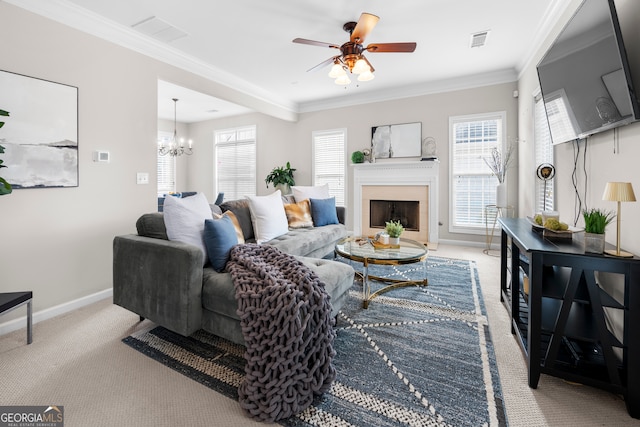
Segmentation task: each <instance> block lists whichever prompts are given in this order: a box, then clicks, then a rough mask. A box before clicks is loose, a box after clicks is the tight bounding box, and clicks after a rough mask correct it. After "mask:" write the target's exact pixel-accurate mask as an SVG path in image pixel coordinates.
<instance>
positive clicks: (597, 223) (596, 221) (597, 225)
mask: <svg viewBox="0 0 640 427" xmlns="http://www.w3.org/2000/svg"><path fill="white" fill-rule="evenodd" d="M582 217H583V218H584V251H585V252H591V253H597V254H601V253H603V252H604V232H605V228H606V227H607V225H609V224H610V223H611V221H613V219H614V218H615V215H614V214H613V212H608V211H605V210H602V209H596V208H592V209H588V210H587V209H584V210H583V211H582Z"/></svg>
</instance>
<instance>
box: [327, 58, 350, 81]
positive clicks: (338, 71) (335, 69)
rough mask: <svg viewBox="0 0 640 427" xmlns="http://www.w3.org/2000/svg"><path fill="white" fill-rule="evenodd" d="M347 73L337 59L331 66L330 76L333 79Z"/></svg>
mask: <svg viewBox="0 0 640 427" xmlns="http://www.w3.org/2000/svg"><path fill="white" fill-rule="evenodd" d="M346 74H347V73H346V72H345V71H344V68H342V64H341V63H340V62H337V61H336V62H334V64H333V66H332V67H331V71H329V74H328V76H329V77H331V78H332V79H335V78H337V77H340V76H344V75H346Z"/></svg>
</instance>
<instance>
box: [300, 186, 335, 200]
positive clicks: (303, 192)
mask: <svg viewBox="0 0 640 427" xmlns="http://www.w3.org/2000/svg"><path fill="white" fill-rule="evenodd" d="M291 190H292V191H293V197H294V198H295V199H296V202H301V201H303V200H305V199H326V198H328V197H330V196H329V184H324V185H315V186H304V185H294V186H293V187H291Z"/></svg>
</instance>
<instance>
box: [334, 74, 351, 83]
mask: <svg viewBox="0 0 640 427" xmlns="http://www.w3.org/2000/svg"><path fill="white" fill-rule="evenodd" d="M335 83H336V84H337V85H348V84H349V83H351V79H350V78H349V76H347V75H346V74H343V75H341V76H338V78H337V79H336V81H335Z"/></svg>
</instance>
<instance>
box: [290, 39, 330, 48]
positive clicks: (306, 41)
mask: <svg viewBox="0 0 640 427" xmlns="http://www.w3.org/2000/svg"><path fill="white" fill-rule="evenodd" d="M292 41H293V42H294V43H300V44H310V45H312V46H320V47H333V48H336V49H340V46H336V45H335V44H333V43H325V42H318V41H315V40H307V39H300V38H297V39H293V40H292Z"/></svg>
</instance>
